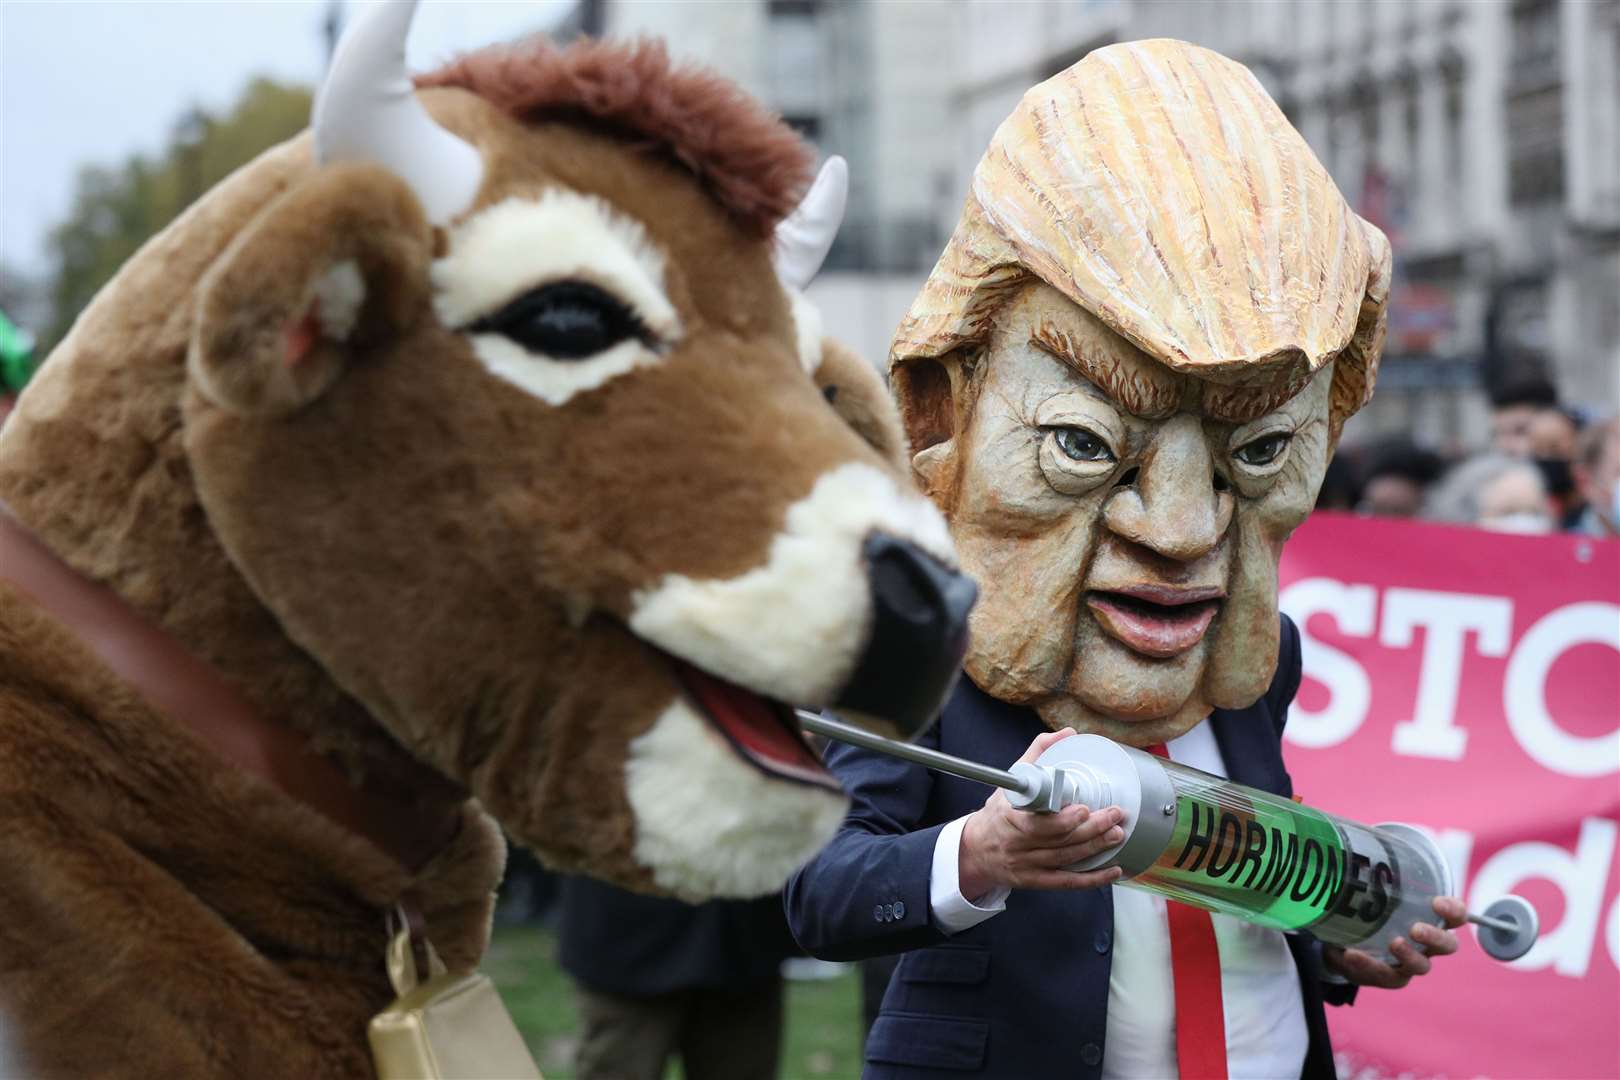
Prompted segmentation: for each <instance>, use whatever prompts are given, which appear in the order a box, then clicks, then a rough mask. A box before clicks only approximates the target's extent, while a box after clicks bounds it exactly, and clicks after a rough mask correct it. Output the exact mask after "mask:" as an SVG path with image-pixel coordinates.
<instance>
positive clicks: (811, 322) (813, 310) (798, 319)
mask: <svg viewBox="0 0 1620 1080" xmlns="http://www.w3.org/2000/svg"><path fill="white" fill-rule="evenodd" d="M782 288H783V289H784V290H786V292H787V294H788V301H789V304H790V306H791V308H792V311H793V331H794V339H795V342H796V344H797V345H798V349H799V363H800V364H802V365H803V366H804V371H805V374H806V375H811V376H813V375H815V373H816V371H817V369H819V368H820V367H821V340H822V329H821V326H822V324H821V309H820V308H818V307H816V305H814V304H812V303H811V302H810V298H809V297H807V296H805V295H804V293H802V292H800V291H799V290H798V289H795V288H793V287H791V286H788V285H784V286H782Z"/></svg>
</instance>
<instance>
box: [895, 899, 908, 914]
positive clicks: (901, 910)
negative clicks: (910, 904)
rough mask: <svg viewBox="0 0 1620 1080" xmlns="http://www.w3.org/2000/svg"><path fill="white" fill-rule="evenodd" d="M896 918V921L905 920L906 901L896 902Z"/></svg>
mask: <svg viewBox="0 0 1620 1080" xmlns="http://www.w3.org/2000/svg"><path fill="white" fill-rule="evenodd" d="M894 917H895V918H896V919H903V918H905V917H906V902H905V901H904V900H896V901H895V902H894Z"/></svg>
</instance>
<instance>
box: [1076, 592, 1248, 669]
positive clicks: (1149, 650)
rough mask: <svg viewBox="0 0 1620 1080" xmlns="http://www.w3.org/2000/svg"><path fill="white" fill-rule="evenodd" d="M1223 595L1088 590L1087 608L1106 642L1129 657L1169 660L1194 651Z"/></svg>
mask: <svg viewBox="0 0 1620 1080" xmlns="http://www.w3.org/2000/svg"><path fill="white" fill-rule="evenodd" d="M1225 599H1226V591H1225V590H1224V589H1220V588H1216V587H1204V588H1177V587H1174V586H1165V585H1135V586H1129V587H1126V588H1122V589H1112V590H1110V589H1093V590H1091V591H1089V592H1087V593H1086V606H1087V607H1088V608H1090V609H1091V613H1092V615H1094V616H1095V617H1096V619H1097V623H1098V625H1099V626H1101V627H1102V630H1103V632H1104V633H1105V634H1107V635H1108V636H1109V637H1111V638H1113V639H1114V640H1115V641H1118V642H1119V643H1120V644H1121V645H1124V646H1125V647H1126V648H1128V649H1130V650H1131V651H1132V652H1135V653H1139V654H1141V655H1143V656H1146V657H1150V658H1152V659H1155V660H1169V659H1171V658H1173V657H1177V656H1180V655H1181V654H1182V653H1185V652H1187V651H1188V650H1189V649H1191V648H1193V647H1194V646H1195V645H1197V644H1198V643H1199V642H1200V641H1202V640H1204V635H1205V634H1206V633H1208V631H1209V627H1210V624H1211V623H1213V622H1214V621H1215V616H1216V615H1217V614H1219V613H1220V609H1221V604H1222V602H1223V601H1224V600H1225Z"/></svg>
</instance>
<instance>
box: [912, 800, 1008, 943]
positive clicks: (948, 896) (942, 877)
mask: <svg viewBox="0 0 1620 1080" xmlns="http://www.w3.org/2000/svg"><path fill="white" fill-rule="evenodd" d="M966 824H967V818H966V817H959V818H957V819H956V820H955V821H953V822H951V823H950V824H949V825H947V826H945V827H944V828H943V829H941V830H940V831H939V839H938V840H935V841H934V868H933V872H932V874H931V875H930V877H929V882H928V904H929V906H930V907H931V908H932V909H933V913H934V925H935V926H936V927H938V928H939V929H940V930H941V931H942V932H943V933H946V934H960V933H961V932H962V931H963V930H968V929H971V928H972V927H975V926H978V925H979V924H980V923H982V922H984V921H985V920H986V919H988V918H991V917H992V916H994V915H996V914H998V913H1000V912H1002V911H1004V910H1006V908H1007V897H1008V896H1009V895H1010V894H1011V892H1012V890H1011V889H1008V888H1006V887H1005V886H997V887H996V888H994V889H991V890H990V891H989V892H988V893H985V894H984V895H983V896H981V897H979V898H978V900H977V902H975V901H973V900H969V899H968V898H967V897H965V896H963V895H962V888H961V883H960V878H959V876H958V870H959V868H958V866H957V862H958V860H959V859H960V858H961V854H962V829H963V827H964V826H965V825H966Z"/></svg>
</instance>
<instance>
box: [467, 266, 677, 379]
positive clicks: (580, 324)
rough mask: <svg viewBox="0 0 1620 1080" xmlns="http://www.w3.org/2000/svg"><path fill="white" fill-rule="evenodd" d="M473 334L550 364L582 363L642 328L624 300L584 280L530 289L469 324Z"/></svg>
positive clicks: (643, 335)
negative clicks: (497, 337)
mask: <svg viewBox="0 0 1620 1080" xmlns="http://www.w3.org/2000/svg"><path fill="white" fill-rule="evenodd" d="M467 329H468V331H470V332H471V333H475V334H501V335H503V336H504V337H507V338H509V339H511V340H512V341H513V342H515V343H516V344H518V345H521V346H522V347H523V348H525V349H527V350H528V351H530V352H532V353H539V354H540V355H542V356H547V357H550V358H551V359H553V360H583V359H585V358H586V357H590V356H595V355H596V354H597V353H600V352H605V351H606V350H608V349H611V348H612V347H613V346H615V345H617V344H618V343H619V342H621V341H624V340H626V339H628V338H641V339H645V338H646V336H647V331H646V328H645V327H644V326H643V325H642V323H641V320H640V319H639V318H637V317H636V314H635V312H633V311H631V310H630V308H629V307H628V306H626V305H625V304H624V302H623V301H621V300H619V299H618V298H617V297H615V296H614V295H613V294H611V293H609V292H607V291H606V290H604V289H600V288H598V287H596V286H595V285H592V284H590V283H588V282H584V281H557V282H552V283H551V284H549V285H541V286H540V287H538V288H535V289H530V290H529V291H528V292H526V293H524V294H523V295H522V296H519V297H518V298H517V299H516V300H513V301H512V302H511V303H509V304H507V305H506V306H505V307H503V308H501V309H500V310H499V311H497V312H495V313H493V314H491V315H485V316H484V317H483V318H481V319H479V320H478V321H477V322H475V323H473V324H472V325H471V326H469V327H468V328H467Z"/></svg>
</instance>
